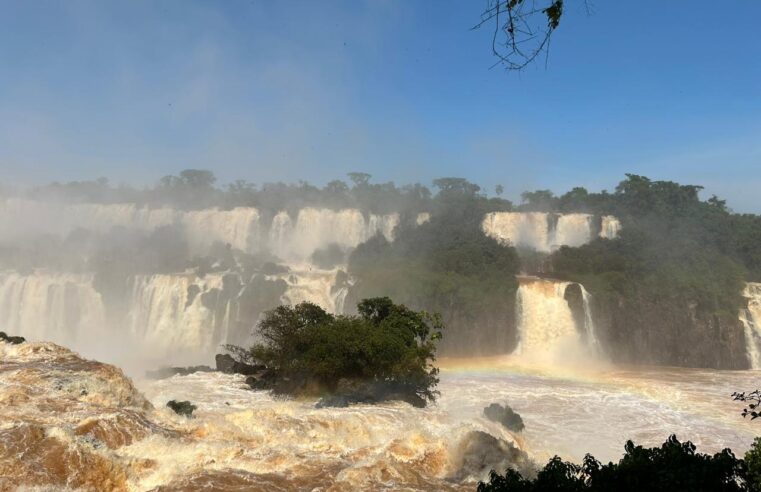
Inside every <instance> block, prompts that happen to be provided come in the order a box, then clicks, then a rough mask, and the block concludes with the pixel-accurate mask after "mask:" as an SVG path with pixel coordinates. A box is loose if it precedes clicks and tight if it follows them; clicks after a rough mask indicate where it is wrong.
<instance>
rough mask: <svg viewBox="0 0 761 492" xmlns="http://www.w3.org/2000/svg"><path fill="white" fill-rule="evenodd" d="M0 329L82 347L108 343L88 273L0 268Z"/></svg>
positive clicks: (104, 325) (101, 310)
mask: <svg viewBox="0 0 761 492" xmlns="http://www.w3.org/2000/svg"><path fill="white" fill-rule="evenodd" d="M0 331H5V332H7V333H9V334H12V335H21V336H23V337H27V338H29V339H32V340H50V341H54V342H57V343H64V344H66V343H68V344H72V345H76V346H77V347H81V348H95V347H101V346H105V345H108V344H109V340H108V330H107V326H106V322H105V313H104V307H103V302H102V300H101V296H100V294H98V292H96V291H95V289H94V288H93V286H92V276H90V275H78V274H68V273H67V274H49V273H44V272H36V273H33V274H31V275H20V274H18V273H16V272H0Z"/></svg>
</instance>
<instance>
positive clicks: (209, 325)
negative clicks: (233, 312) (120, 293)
mask: <svg viewBox="0 0 761 492" xmlns="http://www.w3.org/2000/svg"><path fill="white" fill-rule="evenodd" d="M221 287H222V278H221V277H220V276H216V275H206V276H205V277H204V278H203V279H199V278H197V277H195V275H194V274H190V275H140V276H137V277H135V278H134V279H133V287H132V300H131V303H130V306H131V307H130V311H129V326H130V332H131V334H132V336H133V338H134V339H135V340H137V341H141V342H142V344H144V345H145V347H146V349H145V350H146V352H149V354H150V355H151V356H161V355H168V354H173V353H174V354H177V353H181V354H184V355H185V356H186V357H185V360H190V359H192V358H193V356H204V355H207V354H208V353H211V352H213V351H214V350H216V349H217V347H218V346H219V344H221V343H225V342H227V339H226V336H227V333H226V331H227V327H226V322H227V321H228V320H221V322H220V323H217V321H218V320H217V319H216V316H217V312H223V313H228V312H229V311H228V309H227V306H221V309H217V308H219V307H220V306H216V305H212V306H207V305H205V303H204V295H205V294H207V293H209V292H210V291H211V290H212V289H220V288H221ZM215 302H216V299H215ZM218 327H219V328H218Z"/></svg>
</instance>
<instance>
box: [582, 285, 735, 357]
mask: <svg viewBox="0 0 761 492" xmlns="http://www.w3.org/2000/svg"><path fill="white" fill-rule="evenodd" d="M592 308H593V312H594V313H595V322H596V323H597V326H598V333H599V336H600V338H601V342H602V345H603V346H604V347H605V350H606V352H607V354H608V355H609V356H610V358H611V360H612V361H614V362H617V363H628V364H648V365H667V366H680V367H710V368H716V369H748V368H749V362H748V357H747V352H746V347H745V337H744V332H743V326H742V323H741V322H740V320H739V319H738V317H737V314H736V313H718V314H717V313H707V312H704V311H702V310H701V309H700V308H699V307H698V304H697V302H693V301H691V300H689V299H683V300H675V299H667V300H663V301H662V302H659V301H658V300H657V299H649V298H647V297H646V296H645V295H642V294H641V293H640V294H633V295H630V296H629V297H626V298H624V297H619V296H612V297H609V298H605V299H599V298H598V297H593V305H592Z"/></svg>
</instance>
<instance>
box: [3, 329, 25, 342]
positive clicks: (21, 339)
mask: <svg viewBox="0 0 761 492" xmlns="http://www.w3.org/2000/svg"><path fill="white" fill-rule="evenodd" d="M0 340H2V341H3V342H5V343H10V344H13V345H19V344H21V343H24V342H26V338H24V337H13V336H9V335H6V334H5V332H4V331H0Z"/></svg>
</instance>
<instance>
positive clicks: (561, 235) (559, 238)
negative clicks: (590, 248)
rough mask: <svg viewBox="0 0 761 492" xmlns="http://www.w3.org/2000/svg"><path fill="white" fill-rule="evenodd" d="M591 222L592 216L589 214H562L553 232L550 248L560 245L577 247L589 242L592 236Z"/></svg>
mask: <svg viewBox="0 0 761 492" xmlns="http://www.w3.org/2000/svg"><path fill="white" fill-rule="evenodd" d="M591 222H592V216H591V215H589V214H563V215H560V216H559V217H558V220H557V225H556V226H555V230H554V231H552V234H551V239H550V249H552V250H554V249H557V248H559V247H560V246H571V247H577V246H581V245H582V244H586V243H588V242H589V240H590V239H591V238H592V224H591Z"/></svg>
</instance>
